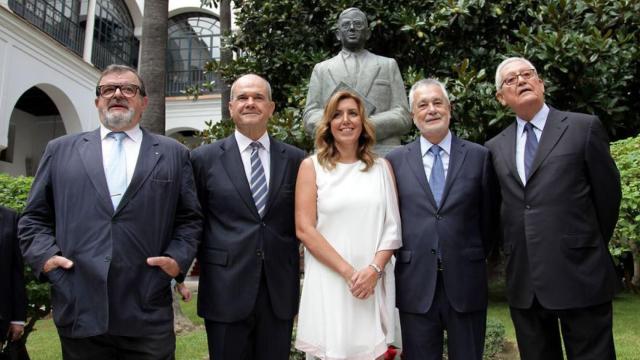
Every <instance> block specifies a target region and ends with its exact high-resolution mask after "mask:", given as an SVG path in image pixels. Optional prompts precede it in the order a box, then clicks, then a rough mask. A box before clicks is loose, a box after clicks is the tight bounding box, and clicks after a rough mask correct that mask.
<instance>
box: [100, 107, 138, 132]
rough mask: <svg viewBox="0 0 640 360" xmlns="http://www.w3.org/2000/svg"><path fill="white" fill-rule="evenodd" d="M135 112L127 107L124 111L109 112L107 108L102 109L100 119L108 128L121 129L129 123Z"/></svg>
mask: <svg viewBox="0 0 640 360" xmlns="http://www.w3.org/2000/svg"><path fill="white" fill-rule="evenodd" d="M134 114H135V112H134V111H133V110H131V109H128V110H127V111H126V112H122V111H118V112H116V113H110V112H109V109H105V110H103V111H102V121H103V122H104V126H105V127H106V128H108V129H109V130H121V129H124V128H127V127H129V125H131V119H133V115H134Z"/></svg>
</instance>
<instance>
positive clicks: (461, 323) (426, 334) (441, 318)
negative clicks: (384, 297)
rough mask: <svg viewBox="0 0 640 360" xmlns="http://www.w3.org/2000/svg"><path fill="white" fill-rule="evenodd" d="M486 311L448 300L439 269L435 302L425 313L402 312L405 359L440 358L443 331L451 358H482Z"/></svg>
mask: <svg viewBox="0 0 640 360" xmlns="http://www.w3.org/2000/svg"><path fill="white" fill-rule="evenodd" d="M486 320H487V311H486V310H482V311H473V312H467V313H461V312H457V311H456V310H455V309H454V308H453V307H452V306H451V304H450V303H449V299H448V298H447V293H446V291H445V287H444V282H443V280H442V272H441V271H438V279H437V283H436V291H435V294H434V296H433V303H432V304H431V307H430V308H429V311H427V313H426V314H413V313H406V312H402V311H401V312H400V325H401V327H402V354H403V356H404V357H403V359H405V360H441V359H442V350H443V338H444V331H445V330H446V331H447V350H448V354H449V359H451V360H481V359H482V353H483V351H484V336H485V329H486Z"/></svg>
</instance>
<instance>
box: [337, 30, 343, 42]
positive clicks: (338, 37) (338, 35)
mask: <svg viewBox="0 0 640 360" xmlns="http://www.w3.org/2000/svg"><path fill="white" fill-rule="evenodd" d="M336 39H338V41H339V42H342V39H341V38H340V30H336Z"/></svg>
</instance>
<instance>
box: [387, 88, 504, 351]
mask: <svg viewBox="0 0 640 360" xmlns="http://www.w3.org/2000/svg"><path fill="white" fill-rule="evenodd" d="M409 102H410V108H411V114H412V116H413V122H414V123H415V125H416V126H417V127H418V129H420V133H421V136H420V138H419V139H418V140H416V141H414V142H412V143H410V144H408V145H406V146H404V147H402V148H399V149H396V150H394V151H392V152H391V153H390V154H389V155H387V159H388V160H389V161H390V162H391V165H392V167H393V170H394V172H395V174H396V181H397V187H398V198H399V202H400V215H401V218H402V248H400V249H399V250H397V252H396V268H395V271H396V305H397V307H398V310H400V325H401V329H402V347H403V350H402V351H403V354H404V355H405V359H408V360H412V359H420V360H424V359H429V360H430V359H433V360H436V359H442V350H443V332H444V331H445V330H446V331H447V336H448V351H449V359H452V360H469V359H477V360H480V359H482V353H483V350H484V334H485V322H486V315H487V270H486V261H485V260H486V257H487V254H488V252H489V247H490V244H491V240H492V238H491V228H492V226H491V219H492V217H491V214H492V210H493V209H492V208H493V206H492V189H494V188H495V187H494V186H493V185H492V184H493V181H494V180H493V179H494V177H493V175H492V167H491V163H490V155H489V151H488V150H487V149H485V148H484V147H482V146H480V145H477V144H474V143H471V142H468V141H465V140H461V139H459V138H457V137H456V136H455V135H453V134H451V132H450V131H449V122H450V118H451V105H450V103H449V98H448V95H447V91H446V89H445V87H444V86H443V85H442V83H440V82H439V81H437V80H435V79H426V80H421V81H419V82H417V83H416V84H414V85H413V87H412V88H411V91H410V93H409Z"/></svg>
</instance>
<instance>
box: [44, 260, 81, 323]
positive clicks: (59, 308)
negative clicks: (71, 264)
mask: <svg viewBox="0 0 640 360" xmlns="http://www.w3.org/2000/svg"><path fill="white" fill-rule="evenodd" d="M70 271H73V270H64V269H62V268H56V269H53V270H51V271H50V272H49V273H47V276H48V277H49V281H50V282H51V308H52V310H53V322H54V323H55V324H56V326H58V327H66V326H69V325H71V324H72V323H73V319H74V317H75V316H74V313H75V296H74V294H73V286H72V284H71V279H70V277H71V274H70V273H69V272H70Z"/></svg>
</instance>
